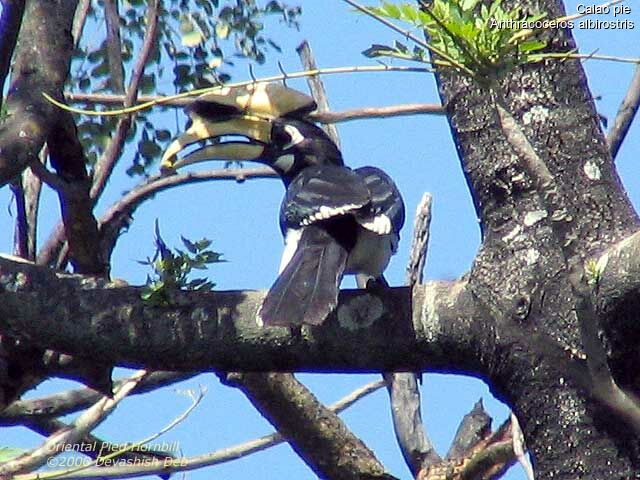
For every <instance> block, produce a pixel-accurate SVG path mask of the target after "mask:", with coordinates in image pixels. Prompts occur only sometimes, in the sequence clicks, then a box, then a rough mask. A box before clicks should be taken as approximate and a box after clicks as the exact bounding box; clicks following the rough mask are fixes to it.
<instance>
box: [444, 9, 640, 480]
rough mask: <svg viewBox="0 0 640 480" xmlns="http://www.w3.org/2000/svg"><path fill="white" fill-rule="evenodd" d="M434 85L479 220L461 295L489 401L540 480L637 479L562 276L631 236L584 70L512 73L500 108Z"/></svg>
mask: <svg viewBox="0 0 640 480" xmlns="http://www.w3.org/2000/svg"><path fill="white" fill-rule="evenodd" d="M509 3H510V6H514V5H515V4H516V3H517V4H518V6H520V7H522V8H524V10H525V11H529V12H536V13H537V10H536V7H537V6H538V5H539V7H538V8H541V10H542V11H543V12H547V18H555V17H559V16H561V15H563V14H564V11H563V9H562V5H561V3H560V2H558V1H556V0H543V1H542V2H533V1H528V0H524V1H518V2H509ZM546 35H547V40H548V42H549V43H548V49H549V50H551V51H567V50H570V49H572V48H574V46H575V45H574V42H573V39H572V38H571V36H570V32H568V31H562V30H556V31H553V32H549V33H547V34H546ZM438 83H439V89H440V95H441V98H442V101H443V104H444V105H447V109H448V119H449V124H450V127H451V130H452V134H453V137H454V139H455V142H456V147H457V150H458V155H459V157H460V161H461V164H462V168H463V170H464V173H465V176H466V178H467V182H468V185H469V189H470V192H471V194H472V197H473V199H474V204H475V207H476V212H477V214H478V218H480V220H481V228H482V245H481V248H480V251H479V252H478V255H477V257H476V259H475V261H474V264H473V267H472V269H471V272H470V274H469V289H470V291H471V292H472V296H473V297H474V298H475V299H477V301H478V303H479V304H480V305H481V307H482V308H484V309H485V310H486V312H487V313H488V316H489V317H490V318H491V321H490V322H489V323H488V324H487V325H486V326H485V328H486V329H487V330H489V331H491V346H492V347H491V349H489V348H486V347H485V348H484V354H483V355H481V358H483V359H484V367H485V368H486V370H487V372H488V377H489V380H490V384H491V386H492V389H493V391H494V392H495V394H496V395H497V396H498V397H499V398H503V399H504V400H505V401H507V403H508V404H509V405H511V407H512V408H513V410H514V412H515V413H516V415H517V416H518V419H519V420H520V422H521V424H522V426H523V431H524V433H525V436H526V439H527V445H528V447H529V449H530V451H531V453H532V456H533V460H534V464H535V467H536V478H541V479H544V478H555V479H558V478H567V479H568V478H583V479H587V478H593V479H602V478H631V477H633V476H634V474H635V472H636V471H637V470H638V467H639V466H640V457H639V456H638V454H639V451H638V443H637V438H634V436H633V434H632V432H631V431H629V430H630V429H628V428H624V426H623V423H622V422H621V421H620V420H619V419H616V418H615V416H612V415H611V412H610V411H608V410H607V409H606V408H604V407H603V405H602V403H601V402H598V401H597V400H595V399H594V397H593V392H592V388H591V381H592V378H591V377H590V375H589V374H588V373H586V372H585V371H584V369H583V368H581V366H584V364H585V362H584V359H585V358H586V356H587V355H589V354H590V352H587V351H585V347H584V342H583V338H582V336H581V320H582V319H580V318H579V317H578V315H576V312H575V308H576V302H577V299H576V296H575V292H573V291H572V287H571V281H570V277H569V276H570V272H571V266H572V265H582V264H583V263H584V262H585V261H587V260H589V259H594V258H596V257H597V256H598V255H599V252H602V251H603V250H604V249H605V248H607V247H609V246H611V245H612V244H613V243H614V242H617V241H619V240H621V239H623V238H625V237H627V236H628V235H629V234H631V233H632V232H633V231H635V230H636V229H637V228H638V217H637V215H636V213H635V212H634V210H633V208H632V206H631V204H630V202H629V200H628V199H627V197H626V195H625V192H624V189H623V188H622V185H621V183H620V180H619V178H618V175H617V173H616V171H615V168H614V165H613V162H612V159H611V155H610V153H609V150H608V148H607V143H606V140H605V138H604V135H603V133H602V131H601V129H600V124H599V119H598V116H597V113H596V110H595V107H594V103H593V100H592V98H591V95H590V93H589V90H588V88H587V82H586V79H585V75H584V72H583V70H582V67H581V65H580V63H579V62H577V61H563V62H558V61H553V60H550V61H546V62H545V63H543V64H542V65H541V64H535V65H527V66H523V67H520V68H517V69H516V70H515V71H513V72H510V73H509V74H508V75H507V77H506V78H504V79H502V80H500V84H499V86H498V87H497V90H498V91H499V95H500V96H501V97H502V98H499V99H496V97H495V96H494V95H493V93H494V92H490V91H488V90H486V89H483V88H481V87H479V86H477V85H475V84H474V83H473V82H472V81H471V80H468V79H464V78H461V77H460V76H458V75H454V74H451V73H450V72H447V71H445V70H442V69H440V70H439V73H438ZM496 100H502V101H504V105H505V108H506V109H507V110H508V112H509V113H510V115H511V116H512V117H513V118H514V119H515V121H516V123H517V126H518V127H519V128H520V129H521V130H522V131H523V132H524V134H525V136H526V138H527V139H528V141H529V142H530V144H531V145H532V146H533V149H534V150H535V154H536V155H537V156H538V157H539V158H540V159H541V160H542V162H543V163H544V166H545V167H546V169H547V170H548V171H549V172H550V173H551V175H552V177H553V180H554V182H555V188H556V193H557V195H558V197H557V199H558V202H559V203H557V204H551V203H549V202H548V201H547V200H548V198H547V192H544V191H542V189H541V188H540V184H539V182H538V181H537V179H536V178H534V175H533V174H532V172H531V170H530V169H528V168H527V165H526V162H525V160H524V159H523V158H522V156H521V155H519V152H518V151H517V150H516V149H514V146H513V143H512V142H510V141H509V139H508V135H507V134H506V132H505V129H504V124H503V123H501V119H500V116H499V112H498V110H497V108H496ZM558 207H559V208H558ZM602 301H603V303H604V302H606V300H605V299H603V300H602ZM631 305H633V306H634V307H637V305H635V302H633V303H627V304H626V305H624V306H619V307H618V308H617V309H616V311H615V313H614V314H613V315H614V318H615V319H616V321H617V322H621V323H623V324H629V323H630V320H631V316H632V315H634V314H633V313H632V312H631V311H630V310H628V308H629V307H630V306H631ZM635 311H637V310H635ZM599 313H600V317H599V320H600V321H601V324H600V327H602V325H604V324H607V323H611V321H610V320H607V318H610V317H611V314H605V312H602V311H601V312H599ZM634 316H635V315H634ZM636 337H637V333H636ZM617 346H619V347H620V350H621V351H622V352H624V351H625V350H626V349H628V346H627V347H626V348H625V347H623V346H621V345H617ZM601 347H602V348H604V346H601ZM622 355H624V354H622ZM633 358H634V359H637V355H636V354H634V356H633ZM610 361H611V366H612V369H613V371H614V376H617V377H618V378H619V379H622V380H623V383H624V384H625V385H628V384H630V383H632V382H633V381H636V382H637V378H636V377H637V375H636V374H635V373H634V372H635V371H637V363H635V365H636V368H635V369H633V371H631V370H630V369H629V367H630V365H629V362H628V361H627V362H625V361H624V359H623V358H620V357H619V356H618V355H617V354H615V355H612V356H611V357H610Z"/></svg>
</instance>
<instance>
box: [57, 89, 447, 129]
mask: <svg viewBox="0 0 640 480" xmlns="http://www.w3.org/2000/svg"><path fill="white" fill-rule="evenodd" d="M65 98H66V99H67V101H69V102H82V103H96V104H102V105H121V104H122V102H123V101H124V99H125V96H124V95H111V94H102V93H67V94H65ZM163 98H165V97H163V96H160V95H141V96H140V97H139V100H140V101H141V102H143V103H150V102H159V101H161V100H162V99H163ZM192 102H193V99H192V98H176V99H173V100H168V101H166V102H162V105H164V106H171V107H186V106H187V105H189V104H191V103H192ZM444 113H445V112H444V108H443V107H442V106H441V105H438V104H436V103H407V104H403V105H391V106H388V107H364V108H355V109H352V110H344V111H342V112H330V111H324V112H317V111H316V112H313V113H311V114H309V116H308V118H309V120H312V121H314V122H320V123H340V122H348V121H351V120H366V119H370V118H386V117H398V116H405V115H420V114H428V115H444Z"/></svg>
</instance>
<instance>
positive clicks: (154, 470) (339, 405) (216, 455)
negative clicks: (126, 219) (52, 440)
mask: <svg viewBox="0 0 640 480" xmlns="http://www.w3.org/2000/svg"><path fill="white" fill-rule="evenodd" d="M383 386H384V382H383V381H381V380H378V381H375V382H371V383H368V384H366V385H364V386H362V387H360V388H357V389H356V390H354V391H353V392H351V393H350V394H348V395H346V396H345V397H344V398H342V399H340V400H338V401H337V402H335V403H334V404H332V405H331V406H329V407H328V408H329V410H331V411H332V412H334V413H336V414H337V413H340V412H342V411H344V410H346V409H347V408H349V407H350V406H352V405H353V404H354V403H355V402H357V401H358V400H360V399H361V398H364V397H365V396H367V395H369V394H370V393H373V392H375V391H377V390H379V389H380V388H382V387H383ZM284 441H285V440H284V439H283V438H282V435H280V434H279V433H272V434H269V435H265V436H263V437H260V438H256V439H254V440H250V441H248V442H244V443H241V444H239V445H235V446H233V447H227V448H223V449H221V450H216V451H214V452H210V453H206V454H204V455H198V456H195V457H187V458H180V459H177V460H176V461H175V462H164V461H163V462H155V463H154V462H147V463H146V464H141V465H132V466H127V465H124V466H118V467H102V468H99V469H98V468H89V469H86V470H83V471H81V472H77V473H74V474H72V475H65V476H64V477H61V478H64V479H65V480H72V479H80V478H82V479H86V478H109V477H121V478H122V477H140V476H145V475H153V474H157V475H169V474H171V473H177V472H184V471H189V470H195V469H198V468H203V467H209V466H213V465H218V464H221V463H225V462H230V461H233V460H237V459H238V458H242V457H246V456H248V455H251V454H253V453H256V452H259V451H262V450H266V449H267V448H270V447H273V446H276V445H279V444H281V443H283V442H284ZM50 473H51V474H52V475H53V474H56V476H58V475H61V474H62V473H63V472H62V471H53V472H50ZM14 480H35V476H34V475H18V476H16V477H14Z"/></svg>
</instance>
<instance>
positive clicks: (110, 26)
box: [104, 0, 124, 92]
mask: <svg viewBox="0 0 640 480" xmlns="http://www.w3.org/2000/svg"><path fill="white" fill-rule="evenodd" d="M104 17H105V27H106V29H107V35H106V37H107V63H108V64H109V72H110V77H109V85H110V86H111V89H112V90H113V91H115V92H124V68H123V60H122V42H121V40H120V14H119V13H118V0H104Z"/></svg>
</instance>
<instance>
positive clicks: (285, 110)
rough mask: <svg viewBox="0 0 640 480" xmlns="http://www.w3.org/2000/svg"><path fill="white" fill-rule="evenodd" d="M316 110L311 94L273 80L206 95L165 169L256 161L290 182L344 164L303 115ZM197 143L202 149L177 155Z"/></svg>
mask: <svg viewBox="0 0 640 480" xmlns="http://www.w3.org/2000/svg"><path fill="white" fill-rule="evenodd" d="M315 108H316V104H315V102H314V101H313V99H312V98H311V97H308V96H307V95H304V94H303V93H300V92H298V91H296V90H292V89H289V88H286V87H283V86H280V85H279V84H272V83H269V84H264V83H263V84H260V83H259V84H255V85H251V86H249V87H243V88H240V89H232V88H228V89H225V90H222V91H220V92H216V93H213V94H206V95H203V96H202V97H199V98H198V99H197V100H195V101H194V102H193V103H192V104H191V105H190V106H189V108H188V110H187V112H188V114H189V117H190V119H191V121H190V125H189V127H188V128H187V130H186V132H185V133H184V134H182V135H180V136H179V137H178V138H177V139H175V140H174V141H173V142H172V143H171V145H169V147H168V148H167V150H166V151H165V153H164V156H163V158H162V168H163V169H164V170H169V171H171V170H176V169H178V168H180V167H183V166H185V165H190V164H194V163H198V162H203V161H207V160H223V161H255V162H260V163H264V164H266V165H269V166H270V167H272V168H273V169H274V170H276V172H278V174H280V176H281V177H282V179H283V180H284V181H285V183H288V182H289V181H291V179H293V178H294V177H295V176H296V175H297V173H298V172H300V171H301V170H302V169H304V168H306V167H308V166H311V165H321V164H333V165H342V164H343V163H342V155H341V154H340V150H339V149H338V147H337V146H336V145H335V143H333V141H332V140H331V139H330V138H329V137H328V136H327V134H326V133H325V132H324V131H323V130H322V129H321V128H319V127H318V126H316V125H315V124H313V123H312V122H309V121H307V120H305V119H304V116H305V115H306V114H307V113H309V112H311V111H313V110H314V109H315ZM193 144H198V148H196V149H194V150H192V151H190V152H188V153H187V154H186V155H183V156H182V157H180V158H178V153H180V152H181V151H183V150H184V149H186V148H187V147H189V146H191V145H193Z"/></svg>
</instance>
